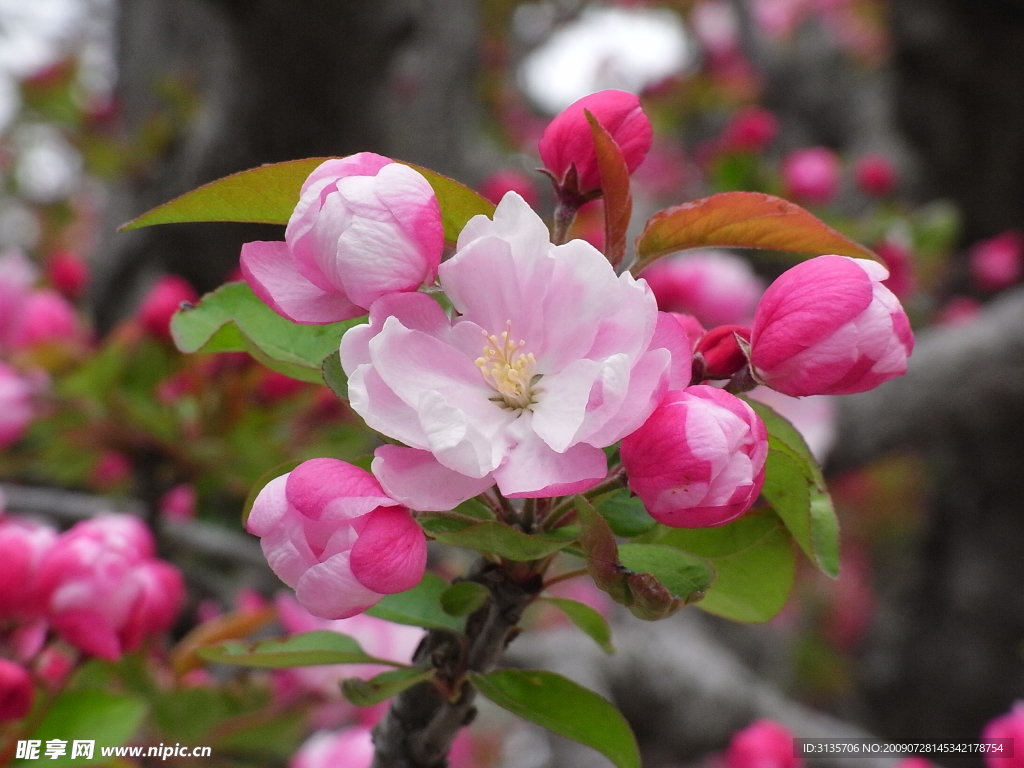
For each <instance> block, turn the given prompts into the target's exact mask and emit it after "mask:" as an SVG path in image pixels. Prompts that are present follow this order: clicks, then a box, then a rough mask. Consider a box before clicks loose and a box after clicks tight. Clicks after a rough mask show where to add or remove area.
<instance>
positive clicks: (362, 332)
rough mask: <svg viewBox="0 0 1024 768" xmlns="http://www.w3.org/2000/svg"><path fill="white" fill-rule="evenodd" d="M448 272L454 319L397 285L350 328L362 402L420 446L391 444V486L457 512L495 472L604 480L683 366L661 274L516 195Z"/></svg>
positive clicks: (393, 431)
mask: <svg viewBox="0 0 1024 768" xmlns="http://www.w3.org/2000/svg"><path fill="white" fill-rule="evenodd" d="M440 283H441V287H442V288H443V290H444V292H445V294H446V295H447V296H448V299H449V300H450V301H451V304H452V306H453V308H454V310H455V315H454V317H449V315H448V314H446V312H445V311H444V309H443V308H442V307H441V305H440V304H438V303H437V302H436V301H435V300H434V299H433V298H432V297H430V296H427V295H425V294H396V295H392V296H386V297H384V298H382V299H381V300H379V301H378V302H377V303H375V304H374V306H373V308H372V309H371V311H370V318H369V323H367V324H364V325H359V326H356V327H354V328H352V329H350V330H349V331H348V332H347V333H346V334H345V335H344V337H343V338H342V341H341V363H342V367H343V368H344V370H345V372H346V374H347V375H348V381H349V396H350V402H351V405H352V408H353V409H354V410H355V411H356V412H357V413H358V414H359V415H360V416H362V417H363V419H364V420H365V421H366V423H367V424H368V425H369V426H370V427H371V428H373V429H375V430H377V431H378V432H381V433H383V434H385V435H387V436H389V437H391V438H394V439H395V440H399V441H401V442H402V443H404V444H405V446H397V445H388V446H384V447H383V448H381V449H378V451H377V453H376V458H375V460H374V464H373V472H374V474H375V475H376V476H377V477H378V478H379V479H380V481H381V484H382V485H383V487H384V488H385V489H386V490H387V491H388V493H389V494H391V495H392V496H393V497H394V498H396V499H398V500H399V501H401V502H402V503H403V504H406V505H408V506H411V507H413V508H415V509H421V510H431V509H450V508H451V507H452V506H454V504H457V503H458V502H460V501H463V500H465V499H467V498H470V497H472V496H475V495H477V494H478V493H481V492H483V491H484V490H486V489H487V488H489V487H490V486H491V485H494V484H497V486H498V488H499V489H500V491H501V492H502V493H503V494H505V495H506V496H520V497H523V496H532V497H547V496H559V495H564V494H571V493H576V492H579V491H581V490H585V489H587V488H589V487H591V486H593V485H594V484H595V483H597V482H598V481H600V480H601V479H602V478H604V477H605V475H606V473H607V462H606V458H605V454H604V452H603V450H602V448H604V447H605V446H608V445H611V444H612V443H614V442H616V441H617V440H619V439H620V438H622V437H623V436H624V435H627V434H629V433H630V432H632V431H633V430H634V429H636V428H637V427H638V426H640V424H642V423H643V421H644V420H645V419H646V418H647V416H648V415H649V414H650V412H651V411H652V410H653V409H654V407H655V405H657V403H658V401H659V400H660V397H661V394H662V392H663V391H664V388H665V384H666V380H667V376H668V371H669V369H670V367H671V363H672V361H671V353H670V352H669V350H668V349H666V348H665V347H664V346H655V344H654V342H653V341H652V340H653V339H654V337H655V332H656V328H657V325H658V320H659V315H658V311H657V306H656V304H655V301H654V295H653V294H652V293H651V291H650V289H649V288H648V287H647V285H646V283H644V282H643V281H638V280H636V279H634V278H633V277H632V276H631V275H630V274H628V273H624V274H622V275H616V274H615V272H614V270H613V269H612V267H611V266H610V265H609V263H608V261H607V260H606V259H605V258H604V256H603V255H602V254H601V253H600V252H599V251H597V250H596V249H595V248H593V247H592V246H590V245H589V244H587V243H585V242H583V241H580V240H573V241H570V242H568V243H566V244H564V245H558V246H555V245H552V244H551V242H550V241H549V235H548V230H547V227H546V226H545V225H544V222H542V221H541V219H540V218H539V217H538V216H537V214H536V213H534V212H533V211H532V210H530V208H529V206H527V204H526V203H525V201H524V200H523V199H522V198H521V197H519V195H517V194H515V193H514V192H509V193H507V194H506V195H505V197H504V198H502V201H501V203H500V204H499V205H498V207H497V209H496V211H495V213H494V218H493V220H492V219H489V218H487V217H485V216H476V217H474V218H473V219H472V220H470V222H469V223H468V224H467V225H466V227H465V229H464V230H463V231H462V234H461V235H460V236H459V240H458V247H457V251H456V253H455V255H454V256H452V258H451V259H449V260H448V261H446V262H445V263H444V264H442V265H441V268H440Z"/></svg>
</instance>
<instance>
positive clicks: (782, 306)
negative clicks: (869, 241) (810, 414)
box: [750, 256, 914, 396]
mask: <svg viewBox="0 0 1024 768" xmlns="http://www.w3.org/2000/svg"><path fill="white" fill-rule="evenodd" d="M888 276H889V273H888V270H886V268H885V267H883V266H882V265H881V264H878V263H877V262H874V261H869V260H867V259H852V258H849V257H846V256H818V257H816V258H813V259H810V260H808V261H804V262H801V263H800V264H797V265H796V266H795V267H792V268H790V269H788V270H786V272H784V273H783V274H782V275H781V276H780V277H779V278H778V279H777V280H776V281H775V282H774V283H772V284H771V285H770V286H769V287H768V290H767V291H765V294H764V296H763V297H762V298H761V302H760V303H759V304H758V306H757V312H756V314H755V315H754V325H753V327H752V329H751V335H750V347H751V354H750V362H751V368H752V372H753V374H754V378H755V379H756V380H758V381H759V382H761V383H763V384H765V385H766V386H769V387H771V388H772V389H774V390H777V391H779V392H782V393H784V394H787V395H795V396H801V395H841V394H850V393H854V392H864V391H866V390H869V389H873V388H874V387H877V386H878V385H879V384H881V383H882V382H884V381H888V380H889V379H891V378H894V377H896V376H900V375H902V374H904V373H905V372H906V370H907V357H908V356H909V355H910V353H911V350H912V349H913V346H914V337H913V333H912V332H911V330H910V321H909V320H908V319H907V315H906V313H905V312H904V311H903V307H902V306H900V302H899V299H897V298H896V296H895V295H893V293H892V291H890V290H889V289H888V288H886V287H885V286H884V285H883V284H882V282H883V281H884V280H885V279H886V278H887V277H888Z"/></svg>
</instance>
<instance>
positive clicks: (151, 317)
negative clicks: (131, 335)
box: [137, 275, 199, 339]
mask: <svg viewBox="0 0 1024 768" xmlns="http://www.w3.org/2000/svg"><path fill="white" fill-rule="evenodd" d="M198 299H199V294H197V293H196V289H195V288H193V287H192V285H191V283H189V282H188V280H186V279H185V278H183V277H181V276H179V275H163V276H162V277H160V278H159V279H157V281H156V282H155V283H153V285H152V286H150V289H149V291H148V292H147V293H146V295H145V296H144V297H143V299H142V302H141V303H140V304H139V308H138V310H137V316H138V318H139V322H140V323H141V324H142V327H143V328H144V329H145V330H146V331H147V332H148V333H149V334H151V335H152V336H155V337H156V338H159V339H169V338H170V336H171V318H172V317H173V316H174V313H175V312H177V311H178V310H179V309H180V308H181V305H182V304H184V303H186V302H188V303H194V302H195V301H197V300H198Z"/></svg>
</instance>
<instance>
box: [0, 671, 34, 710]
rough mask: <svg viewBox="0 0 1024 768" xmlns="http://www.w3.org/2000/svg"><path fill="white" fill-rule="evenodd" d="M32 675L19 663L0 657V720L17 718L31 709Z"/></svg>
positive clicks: (32, 696) (32, 693)
mask: <svg viewBox="0 0 1024 768" xmlns="http://www.w3.org/2000/svg"><path fill="white" fill-rule="evenodd" d="M34 696H35V691H34V689H33V686H32V676H31V675H30V674H29V673H28V670H27V669H25V667H23V666H22V665H21V664H18V663H17V662H15V661H11V660H10V659H3V658H0V721H4V720H19V719H21V718H23V717H24V716H25V715H27V714H28V713H29V710H31V709H32V699H33V698H34Z"/></svg>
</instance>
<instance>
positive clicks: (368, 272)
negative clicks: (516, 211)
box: [241, 152, 444, 323]
mask: <svg viewBox="0 0 1024 768" xmlns="http://www.w3.org/2000/svg"><path fill="white" fill-rule="evenodd" d="M443 248H444V230H443V228H442V225H441V209H440V207H439V205H438V202H437V197H436V196H435V195H434V190H433V189H432V188H431V186H430V184H429V182H427V180H426V179H425V178H424V177H423V176H422V175H421V174H420V173H418V172H417V171H414V170H413V169H412V168H410V167H408V166H406V165H402V164H401V163H395V162H393V161H392V160H390V159H389V158H387V157H383V156H381V155H376V154H374V153H372V152H360V153H359V154H356V155H350V156H348V157H344V158H335V159H331V160H328V161H326V162H325V163H323V164H322V165H320V166H319V167H317V168H316V170H314V171H313V172H312V173H311V174H310V175H309V177H308V178H307V179H306V181H305V182H304V183H303V185H302V190H301V193H300V197H299V202H298V204H297V205H296V206H295V210H294V211H293V212H292V215H291V218H289V220H288V226H287V227H286V228H285V234H284V242H280V241H257V242H252V243H245V244H244V245H243V246H242V254H241V268H242V275H243V276H244V278H245V280H246V282H248V283H249V285H250V286H251V287H252V289H253V291H254V292H255V293H256V295H257V296H259V297H260V298H261V299H263V301H264V302H266V303H267V304H268V305H269V306H270V307H271V308H273V309H274V311H276V312H277V313H279V314H281V315H283V316H284V317H287V318H288V319H290V320H294V321H295V322H298V323H331V322H335V321H338V320H347V319H349V318H353V317H358V316H360V315H363V314H366V311H367V309H369V307H370V305H371V304H372V303H373V302H374V301H375V300H376V299H378V298H380V297H381V296H384V295H386V294H390V293H395V292H404V291H416V290H417V289H419V287H420V286H422V285H424V284H427V283H431V282H433V280H434V276H435V275H436V273H437V265H438V263H439V262H440V260H441V251H442V250H443Z"/></svg>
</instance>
